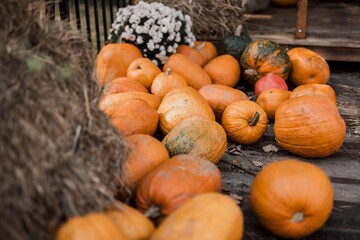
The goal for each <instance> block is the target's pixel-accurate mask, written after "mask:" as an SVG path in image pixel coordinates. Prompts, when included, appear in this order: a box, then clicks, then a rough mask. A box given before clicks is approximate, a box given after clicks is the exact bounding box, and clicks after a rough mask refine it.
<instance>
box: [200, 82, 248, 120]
mask: <svg viewBox="0 0 360 240" xmlns="http://www.w3.org/2000/svg"><path fill="white" fill-rule="evenodd" d="M199 93H200V95H201V96H203V97H204V98H205V99H206V100H207V101H208V103H209V105H210V107H211V108H212V110H213V111H214V113H215V116H216V119H217V121H219V122H221V117H222V114H223V112H224V110H225V108H226V107H227V106H228V105H229V104H230V103H232V102H235V101H238V100H247V99H248V96H247V95H246V94H245V93H244V92H243V91H241V90H239V89H236V88H232V87H228V86H225V85H222V84H209V85H205V86H203V87H202V88H200V89H199Z"/></svg>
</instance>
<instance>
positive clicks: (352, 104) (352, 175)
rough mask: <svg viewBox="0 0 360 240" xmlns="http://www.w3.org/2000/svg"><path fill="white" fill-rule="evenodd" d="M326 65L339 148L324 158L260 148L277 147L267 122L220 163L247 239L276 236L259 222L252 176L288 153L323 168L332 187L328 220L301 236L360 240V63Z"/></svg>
mask: <svg viewBox="0 0 360 240" xmlns="http://www.w3.org/2000/svg"><path fill="white" fill-rule="evenodd" d="M330 69H331V71H332V73H331V79H330V82H329V84H330V85H331V86H332V87H333V88H334V89H335V91H336V93H337V103H338V107H339V110H340V114H341V115H342V116H343V118H344V120H345V122H346V124H347V137H346V140H345V142H344V144H343V147H342V148H341V149H340V150H339V151H338V152H337V153H335V154H333V155H332V156H330V157H327V158H324V159H304V158H301V157H298V156H296V155H293V154H291V153H288V152H287V151H285V150H283V149H281V148H279V149H278V151H277V152H265V151H264V150H263V147H265V146H268V145H270V144H272V145H275V146H276V147H279V146H278V145H277V143H276V141H275V137H274V133H273V123H272V122H270V123H269V129H268V131H267V132H266V134H265V136H264V137H263V138H262V139H261V140H260V141H259V142H258V143H257V144H254V145H251V146H239V145H238V146H237V145H232V146H230V147H229V150H228V152H227V153H226V154H225V155H224V156H223V158H222V160H221V161H220V162H219V163H218V166H219V167H220V169H221V171H222V173H223V181H224V187H223V192H224V193H226V194H229V195H230V194H231V195H234V196H238V197H240V198H241V204H240V206H241V208H242V210H243V212H244V215H245V235H244V239H245V240H246V239H266V240H270V239H278V238H277V237H276V236H274V235H272V234H271V233H269V232H267V231H266V230H265V229H264V228H263V227H261V226H260V225H259V223H258V222H257V220H256V218H255V216H254V214H253V212H252V209H251V206H250V203H249V199H248V197H249V188H250V185H251V182H252V180H253V178H254V175H256V173H258V172H259V171H260V170H261V169H262V168H263V167H264V166H266V164H268V163H270V162H272V161H275V160H281V159H286V158H296V159H301V160H304V161H307V162H311V163H313V164H315V165H317V166H319V167H321V168H322V169H323V170H324V171H325V172H326V173H327V174H328V175H329V176H330V178H331V181H332V183H333V187H334V190H335V206H334V209H333V211H332V214H331V216H330V218H329V219H328V221H327V223H326V224H325V226H324V227H323V228H321V229H320V230H319V231H317V232H316V233H314V234H313V235H311V236H309V237H307V238H304V239H309V240H310V239H311V240H314V239H316V240H323V239H324V240H325V239H327V240H329V239H346V240H358V239H360V64H359V63H344V62H342V63H339V62H335V63H330ZM245 91H247V92H248V91H249V89H245ZM231 149H232V150H231Z"/></svg>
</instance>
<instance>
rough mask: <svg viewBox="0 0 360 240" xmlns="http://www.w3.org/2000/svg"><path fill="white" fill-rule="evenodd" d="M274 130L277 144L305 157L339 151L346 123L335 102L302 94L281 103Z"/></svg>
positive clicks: (325, 155) (328, 154) (314, 156)
mask: <svg viewBox="0 0 360 240" xmlns="http://www.w3.org/2000/svg"><path fill="white" fill-rule="evenodd" d="M274 133H275V138H276V141H277V142H278V144H279V145H280V146H281V147H282V148H284V149H286V150H287V151H289V152H291V153H294V154H297V155H300V156H302V157H306V158H323V157H327V156H330V155H331V154H333V153H335V152H336V151H338V150H339V149H340V147H341V145H342V144H343V142H344V140H345V136H346V125H345V122H344V119H343V118H342V117H341V116H340V114H339V111H338V108H337V106H336V104H335V103H334V102H333V100H331V99H330V98H328V97H325V96H317V95H313V96H309V95H307V96H300V97H296V98H292V99H289V100H287V101H285V102H283V103H282V104H280V105H279V106H278V108H277V109H276V112H275V123H274Z"/></svg>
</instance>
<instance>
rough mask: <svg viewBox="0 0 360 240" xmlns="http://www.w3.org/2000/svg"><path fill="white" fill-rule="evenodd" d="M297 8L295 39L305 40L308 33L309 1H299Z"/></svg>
mask: <svg viewBox="0 0 360 240" xmlns="http://www.w3.org/2000/svg"><path fill="white" fill-rule="evenodd" d="M297 7H298V9H297V14H296V27H295V38H297V39H299V38H300V39H304V38H305V33H306V19H307V8H308V0H298V5H297Z"/></svg>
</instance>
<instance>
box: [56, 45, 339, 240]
mask: <svg viewBox="0 0 360 240" xmlns="http://www.w3.org/2000/svg"><path fill="white" fill-rule="evenodd" d="M230 42H231V41H230ZM230 45H231V44H230ZM230 47H231V46H230ZM241 47H242V49H241V50H239V49H237V50H236V49H235V51H230V48H229V47H227V48H225V49H227V50H226V51H225V52H224V51H222V53H221V54H218V51H217V48H216V47H215V46H214V44H213V43H211V42H196V44H195V46H194V47H189V46H187V45H182V46H180V47H179V48H178V49H177V52H176V53H174V54H172V55H171V56H170V57H169V58H168V59H167V62H166V63H165V64H164V66H162V68H159V67H158V66H157V65H156V64H154V63H153V62H152V61H151V59H148V58H144V57H142V54H141V52H140V51H139V49H137V48H136V47H135V46H134V45H131V44H128V43H117V44H108V45H106V46H104V47H103V48H102V49H101V51H100V52H99V54H98V56H97V62H96V77H97V79H98V81H99V83H100V84H101V85H102V86H103V91H102V95H101V97H100V99H99V108H100V109H101V110H102V111H103V112H104V113H105V114H106V115H107V116H108V118H109V121H110V123H111V124H112V125H113V126H114V127H115V128H116V129H117V130H118V131H119V133H120V134H121V135H122V136H124V140H125V142H126V143H127V144H128V145H129V147H130V149H131V150H130V153H129V157H128V160H127V162H126V163H125V166H124V170H123V172H122V173H119V174H121V176H122V177H121V178H122V179H123V181H125V183H124V184H126V186H128V189H129V191H128V192H120V193H119V195H120V196H121V198H122V199H129V200H130V201H133V202H134V205H133V206H131V205H130V204H125V203H122V202H117V203H116V204H115V206H113V207H111V208H110V209H109V210H108V211H107V212H105V213H92V214H89V215H86V216H80V217H76V218H72V219H70V220H68V221H67V222H66V223H65V224H64V225H62V226H61V227H60V229H59V231H58V232H57V235H56V240H62V239H68V240H71V239H75V237H74V236H75V235H76V234H78V235H79V236H83V238H81V239H90V237H89V238H87V237H86V236H88V235H87V234H89V235H92V236H94V235H96V234H98V236H99V238H91V239H153V240H158V239H217V240H221V239H242V236H243V228H244V227H243V226H244V219H243V215H242V211H241V209H240V207H239V206H238V205H237V204H236V202H235V201H234V200H233V199H232V198H231V197H229V196H227V195H224V194H222V193H221V190H222V178H221V172H220V170H219V169H218V168H217V166H216V163H217V162H218V161H219V160H220V159H221V157H222V156H223V154H224V153H225V151H226V148H227V142H228V139H229V140H230V141H232V142H235V143H237V144H242V145H248V144H253V143H256V142H257V141H259V139H261V137H262V136H263V135H264V134H265V132H266V130H267V127H268V121H274V133H275V137H276V141H277V142H278V144H279V145H280V146H281V147H282V148H284V149H286V150H287V151H289V152H291V153H294V154H297V155H299V156H302V157H306V158H323V157H326V156H329V155H331V154H333V153H335V152H336V151H337V150H338V149H339V148H340V147H341V145H342V143H343V141H344V139H345V134H346V126H345V122H344V120H343V119H342V118H341V116H340V114H339V111H338V108H337V105H336V96H335V92H334V90H333V89H332V88H331V87H330V86H329V85H327V84H326V83H327V82H328V81H329V78H330V71H329V66H328V65H327V63H326V61H325V60H324V59H323V58H322V57H321V56H320V55H318V54H317V53H315V52H313V51H311V50H309V49H306V48H293V49H291V50H289V51H287V52H286V51H285V50H283V48H282V47H280V46H279V45H278V44H277V43H275V42H273V41H268V40H258V41H248V43H247V44H246V46H241ZM232 50H234V49H232ZM287 79H289V81H291V82H292V83H293V84H294V85H295V86H296V88H294V89H293V90H292V91H289V90H288V85H287V83H286V81H287ZM239 81H243V83H242V82H239ZM239 84H248V85H249V86H252V87H253V88H254V90H255V94H256V97H257V99H256V101H253V100H249V98H248V96H247V94H246V93H245V92H243V91H241V90H239V89H238V88H236V86H238V85H239ZM158 132H160V133H161V136H162V137H161V139H159V138H158V137H155V134H156V133H158ZM270 183H271V184H270ZM314 196H316V198H314ZM250 200H251V204H252V207H253V210H254V212H255V214H256V216H257V217H258V219H259V221H260V223H261V224H263V225H264V226H265V227H266V228H267V229H269V230H270V231H271V232H273V233H274V234H276V235H278V236H281V237H285V238H300V237H304V236H307V235H309V234H311V233H313V232H314V231H316V230H317V229H319V228H320V227H321V226H322V225H323V224H324V223H325V221H326V220H327V218H328V217H329V215H330V213H331V210H332V207H333V189H332V186H331V182H330V180H329V177H328V176H327V175H326V174H325V173H324V172H323V171H322V170H321V169H320V168H318V167H316V166H314V165H312V164H309V163H306V162H303V161H299V160H291V159H289V160H281V161H275V162H273V163H271V164H269V165H268V166H266V167H265V168H264V169H263V170H262V171H261V172H260V173H259V174H258V175H257V176H256V177H255V178H254V181H253V183H252V186H251V191H250ZM284 204H285V205H284ZM81 226H86V227H85V230H83V232H81V233H78V232H77V231H80V230H79V227H81ZM81 231H82V230H81ZM81 234H82V235H81ZM108 236H109V238H107V237H108ZM110 236H112V237H111V238H110ZM115 236H118V237H115ZM76 239H78V238H76Z"/></svg>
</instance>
